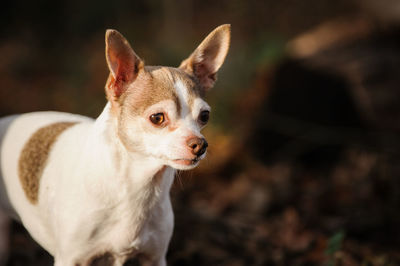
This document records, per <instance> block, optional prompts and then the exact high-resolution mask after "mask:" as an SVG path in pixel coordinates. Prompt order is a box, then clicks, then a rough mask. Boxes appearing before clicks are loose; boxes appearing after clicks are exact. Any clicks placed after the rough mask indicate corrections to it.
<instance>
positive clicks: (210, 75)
mask: <svg viewBox="0 0 400 266" xmlns="http://www.w3.org/2000/svg"><path fill="white" fill-rule="evenodd" d="M230 38H231V25H229V24H225V25H221V26H219V27H218V28H216V29H215V30H213V31H212V32H211V33H210V34H209V35H208V36H207V37H206V38H205V39H204V41H203V42H202V43H201V44H200V45H199V46H198V47H197V48H196V50H194V52H193V53H192V54H191V55H190V56H189V57H188V58H187V59H185V60H184V61H182V63H181V65H180V66H179V68H180V69H183V70H184V71H186V72H187V73H189V74H191V75H194V76H195V77H196V78H197V79H198V80H199V82H200V85H201V86H202V88H203V89H204V91H208V90H209V89H211V88H212V87H213V86H214V83H215V81H216V80H217V71H218V69H219V68H220V67H221V66H222V64H223V63H224V60H225V57H226V55H227V53H228V50H229V43H230Z"/></svg>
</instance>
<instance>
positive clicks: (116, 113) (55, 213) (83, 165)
mask: <svg viewBox="0 0 400 266" xmlns="http://www.w3.org/2000/svg"><path fill="white" fill-rule="evenodd" d="M229 36H230V26H229V25H223V26H220V27H218V28H217V29H215V30H214V31H213V32H212V33H211V34H210V35H209V36H207V38H206V39H205V40H204V41H203V42H202V43H201V44H200V46H199V47H198V48H197V49H196V50H195V52H194V55H196V54H202V53H203V52H204V53H205V52H207V53H211V56H208V57H207V58H208V59H207V62H203V61H201V62H198V61H196V60H195V58H194V59H193V58H191V57H189V58H188V59H186V60H185V61H183V62H182V64H181V67H180V71H182V70H183V71H186V72H187V74H189V75H192V74H193V75H197V73H193V72H192V70H193V65H192V66H191V67H190V66H189V65H188V64H206V65H207V66H208V67H211V70H212V72H211V73H206V76H205V77H207V75H208V74H214V73H215V72H216V70H218V68H219V67H220V66H221V64H222V61H223V59H224V58H225V56H226V53H227V47H228V46H229ZM215 43H220V45H215ZM106 57H107V62H108V65H109V68H110V71H111V73H112V75H113V76H114V79H109V81H108V82H109V83H107V87H106V88H107V89H106V91H107V96H108V98H109V99H110V102H109V103H108V104H107V105H106V107H105V108H104V110H103V112H102V114H101V115H100V116H99V117H98V118H97V119H96V120H93V119H90V118H87V117H83V116H79V115H73V114H66V113H58V112H36V113H29V114H23V115H19V116H12V117H7V118H3V119H0V140H1V143H0V157H1V158H0V166H1V169H0V170H1V176H0V177H1V178H0V202H1V206H2V209H3V210H5V211H7V212H8V213H9V214H10V215H11V216H13V217H15V218H16V219H18V220H20V221H21V222H22V223H23V224H24V226H25V227H26V229H27V230H28V231H29V233H30V234H31V236H32V237H33V238H34V239H35V240H36V241H37V242H38V243H39V244H40V245H42V246H43V247H44V248H45V249H46V250H47V251H48V252H49V253H50V254H52V255H53V256H54V257H55V265H56V266H75V265H77V264H79V265H80V266H86V265H88V264H89V263H90V258H91V257H93V256H96V255H101V254H102V253H103V254H104V252H108V253H111V254H112V255H113V256H114V258H115V259H116V261H115V263H114V265H117V266H118V265H122V264H123V263H124V261H125V260H126V259H128V258H130V257H132V256H134V255H137V254H144V255H145V257H146V258H147V263H149V265H158V266H164V265H166V261H165V255H166V252H167V248H168V244H169V241H170V238H171V235H172V230H173V219H174V217H173V212H172V208H171V202H170V198H169V191H170V187H171V185H172V183H173V179H174V175H175V169H181V170H182V169H192V168H194V167H195V166H196V165H197V164H198V162H199V161H200V159H202V158H204V156H205V152H204V149H202V150H200V151H201V153H200V152H195V147H194V146H191V145H189V142H188V140H193V139H195V138H203V136H202V135H201V133H200V130H201V129H202V127H203V126H204V125H203V124H202V123H200V122H199V119H198V118H199V115H200V113H201V112H202V111H204V110H208V111H209V110H210V107H209V106H208V104H207V103H206V102H205V101H203V100H202V99H200V98H191V97H193V96H192V95H190V94H189V91H188V89H189V88H186V87H185V86H184V84H185V82H182V81H180V80H178V81H176V83H175V84H174V88H171V89H175V90H176V93H177V95H178V98H179V102H180V103H181V106H180V108H178V107H177V106H176V103H175V102H174V101H173V100H172V99H164V100H161V101H159V102H158V103H156V104H154V105H152V106H150V107H148V108H147V110H145V111H144V112H143V113H140V114H137V113H136V112H132V108H131V109H130V108H129V107H132V106H130V104H132V103H131V102H129V101H128V100H127V99H128V98H129V97H127V98H125V100H123V103H121V102H119V101H116V99H117V98H118V97H120V96H121V95H120V93H121V91H122V90H121V88H124V90H125V89H126V87H120V86H125V85H127V84H131V87H128V88H127V89H126V90H130V89H132V90H133V89H135V88H134V87H135V86H133V84H134V79H135V78H140V77H141V73H143V72H139V74H137V76H136V75H134V74H133V70H134V69H133V68H134V66H133V63H134V62H136V63H137V65H136V66H137V67H138V69H139V70H140V71H146V70H144V69H141V66H142V64H140V63H141V60H140V58H138V57H137V56H136V54H135V53H134V51H133V50H132V49H131V47H130V46H129V44H128V42H127V41H126V39H125V38H124V37H123V36H122V35H121V34H120V33H118V32H117V31H115V30H108V31H107V33H106ZM215 58H217V59H218V60H217V61H216V60H214V59H215ZM116 64H117V66H118V69H119V68H120V66H122V67H121V69H122V70H121V71H119V70H118V71H115V66H116ZM126 71H132V72H126ZM169 71H171V70H169ZM128 74H129V75H128ZM203 74H204V73H203ZM119 75H120V76H119ZM142 76H143V77H147V78H149V75H146V74H143V75H142ZM171 77H172V76H171ZM152 78H155V77H152ZM197 79H198V80H199V82H200V83H202V87H204V89H206V90H208V89H210V85H213V83H214V81H215V80H214V79H212V82H210V80H207V79H206V78H204V77H203V76H200V77H197ZM117 81H118V82H117ZM119 81H121V82H125V83H124V84H122V83H121V82H119ZM154 84H156V83H154ZM129 95H131V94H128V96H129ZM132 95H133V94H132ZM138 97H139V96H138ZM121 101H122V99H121ZM178 110H181V112H180V113H178ZM157 113H163V114H165V118H166V122H165V123H163V124H162V125H156V124H154V123H152V122H151V120H150V119H149V118H150V117H151V115H152V114H157ZM67 121H76V122H79V124H77V125H74V126H72V127H70V128H68V129H66V130H65V131H64V132H63V133H62V134H61V135H60V136H58V138H57V139H56V141H55V142H54V144H53V145H52V147H51V150H50V153H49V156H48V158H47V162H46V165H45V167H44V170H43V173H42V174H41V176H40V188H39V195H38V196H39V197H38V202H37V203H36V204H32V203H31V202H30V201H29V200H28V199H27V196H26V194H25V192H24V190H23V188H22V185H21V182H20V178H19V176H18V162H19V158H20V155H21V151H22V149H23V147H24V145H25V143H26V142H27V141H28V140H29V139H30V137H31V136H32V135H33V134H34V133H35V132H36V131H37V130H38V129H40V128H42V127H44V126H47V125H49V124H52V123H55V122H67ZM204 143H205V142H203V144H204ZM203 144H202V145H203ZM196 147H198V146H196ZM203 147H204V146H203ZM203 152H204V153H203ZM198 157H200V158H198ZM1 181H2V182H1ZM3 183H4V184H3ZM3 217H4V216H3V215H1V214H0V234H1V233H2V232H3V231H4V230H3V229H4V228H7V222H4V219H3ZM3 225H4V226H3ZM2 241H3V242H2ZM3 243H4V238H2V237H1V236H0V248H1V247H2V245H3ZM0 255H1V250H0ZM0 263H1V261H0Z"/></svg>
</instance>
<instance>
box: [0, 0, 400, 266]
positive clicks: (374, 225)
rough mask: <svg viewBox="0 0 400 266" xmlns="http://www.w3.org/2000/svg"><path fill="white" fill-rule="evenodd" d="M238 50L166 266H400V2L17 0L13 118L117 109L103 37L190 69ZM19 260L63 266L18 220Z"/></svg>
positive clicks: (9, 50) (8, 28)
mask: <svg viewBox="0 0 400 266" xmlns="http://www.w3.org/2000/svg"><path fill="white" fill-rule="evenodd" d="M224 23H230V24H232V43H231V49H230V52H229V54H228V57H227V60H226V62H225V64H224V66H223V67H222V69H221V71H220V73H219V80H218V82H217V84H216V86H215V88H214V89H213V90H212V91H211V92H210V93H209V95H208V101H209V103H210V105H211V106H212V107H213V112H212V119H211V123H210V125H209V126H208V127H207V128H206V130H205V135H206V137H207V139H208V141H209V143H210V148H209V154H208V158H207V159H206V160H205V161H203V162H202V164H201V166H200V167H199V168H198V169H196V170H195V171H191V172H188V173H180V174H179V175H178V177H177V179H176V183H175V185H174V187H173V190H172V199H173V205H174V209H175V215H176V224H175V232H174V236H173V238H172V241H171V245H170V249H169V253H168V261H169V265H379V266H383V265H385V266H389V265H400V227H399V225H400V212H399V211H400V161H399V159H400V123H399V118H400V70H399V69H400V1H398V0H380V1H375V0H336V1H329V0H303V1H295V0H281V1H274V0H266V1H258V0H248V1H240V0H222V1H210V0H186V1H176V0H150V1H145V0H138V1H132V0H130V1H128V0H121V1H102V0H96V1H94V0H88V1H77V0H69V1H50V0H37V1H5V2H4V3H2V6H1V9H0V25H1V26H0V58H1V59H0V114H1V115H2V116H4V115H8V114H12V113H22V112H31V111H39V110H50V109H51V110H58V111H65V112H72V113H80V114H85V115H88V116H92V117H96V116H97V115H99V114H100V112H101V110H102V108H103V107H104V105H105V96H104V84H105V81H106V78H107V75H108V72H107V71H108V70H107V67H106V63H105V58H104V33H105V30H106V29H107V28H115V29H117V30H119V31H120V32H121V33H122V34H124V35H125V37H126V38H127V39H128V40H129V41H130V43H131V45H132V47H133V48H134V50H135V51H136V53H137V54H138V55H139V56H140V57H141V58H143V59H144V60H145V62H146V63H147V64H149V65H171V66H178V65H179V64H180V62H181V60H183V59H184V58H186V57H187V56H188V55H189V54H190V53H191V52H192V51H193V50H194V49H195V48H196V46H197V45H198V44H199V43H200V42H201V41H202V40H203V38H204V37H205V36H206V35H207V34H208V33H209V32H210V31H211V30H213V29H214V28H215V27H216V26H218V25H220V24H224ZM10 244H11V253H10V260H9V263H8V265H9V266H10V265H13V266H14V265H28V266H29V265H52V263H53V262H52V258H51V257H50V256H49V255H48V254H47V253H46V252H45V251H43V250H42V249H41V248H40V247H38V246H37V245H36V244H35V243H34V242H33V241H32V240H31V239H30V237H29V236H28V235H27V233H26V232H25V231H24V229H23V228H22V227H21V226H20V225H18V224H14V225H13V232H12V235H11V238H10Z"/></svg>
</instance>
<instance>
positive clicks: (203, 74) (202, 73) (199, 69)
mask: <svg viewBox="0 0 400 266" xmlns="http://www.w3.org/2000/svg"><path fill="white" fill-rule="evenodd" d="M210 71H211V68H210V67H209V66H207V63H206V62H201V63H198V64H196V65H194V74H195V76H196V77H197V78H198V79H199V81H200V84H201V85H202V86H203V88H204V89H206V90H209V89H211V88H212V87H213V86H214V83H215V80H216V73H210Z"/></svg>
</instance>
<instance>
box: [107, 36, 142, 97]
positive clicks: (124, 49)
mask: <svg viewBox="0 0 400 266" xmlns="http://www.w3.org/2000/svg"><path fill="white" fill-rule="evenodd" d="M106 59H107V64H108V68H109V69H110V76H109V78H108V81H107V85H106V93H107V97H108V99H109V100H111V99H118V98H119V97H120V96H121V95H122V94H123V93H124V92H125V90H126V89H127V85H129V84H130V83H132V82H133V81H134V80H135V79H136V77H137V75H138V74H139V71H141V70H142V69H143V67H144V63H143V61H142V60H141V59H140V58H139V56H137V55H136V53H135V52H134V51H133V49H132V48H131V46H130V45H129V43H128V41H127V40H126V39H125V38H124V36H122V34H121V33H119V32H118V31H116V30H107V31H106Z"/></svg>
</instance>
